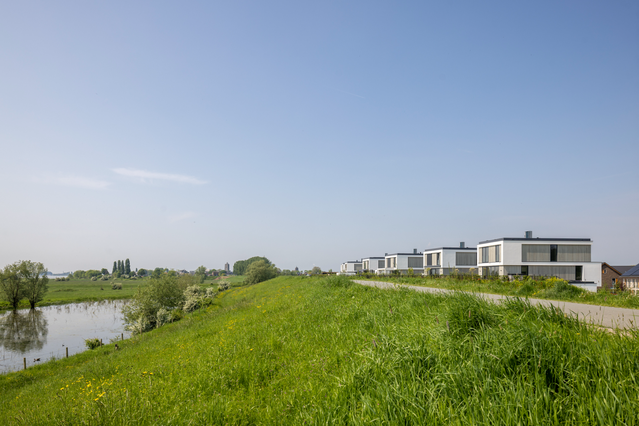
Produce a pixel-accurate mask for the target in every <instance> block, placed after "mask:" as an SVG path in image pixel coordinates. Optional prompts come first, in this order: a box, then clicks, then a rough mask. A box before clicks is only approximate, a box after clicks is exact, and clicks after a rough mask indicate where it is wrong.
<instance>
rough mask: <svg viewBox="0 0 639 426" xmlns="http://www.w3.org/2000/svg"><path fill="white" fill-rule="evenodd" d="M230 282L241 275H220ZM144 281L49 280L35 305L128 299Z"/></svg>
mask: <svg viewBox="0 0 639 426" xmlns="http://www.w3.org/2000/svg"><path fill="white" fill-rule="evenodd" d="M221 279H224V280H226V281H228V282H229V283H230V284H231V287H233V286H234V285H238V284H241V282H242V280H243V279H244V277H243V276H230V277H221ZM114 282H115V283H120V284H122V290H112V289H111V284H112V283H114ZM143 282H144V279H139V280H126V279H115V280H111V281H91V280H90V279H72V280H70V281H54V280H50V281H49V284H48V285H49V291H48V292H47V294H46V295H45V297H44V300H43V301H42V302H40V303H38V304H37V306H48V305H62V304H66V303H77V302H88V301H98V300H107V299H111V300H114V299H130V298H131V297H132V296H133V295H134V294H135V291H136V290H137V288H138V286H139V285H140V284H141V283H143ZM217 283H218V281H216V280H212V279H207V280H205V281H204V284H203V286H205V287H206V286H211V285H217ZM19 307H20V308H21V309H22V308H28V307H29V302H27V300H26V299H25V300H23V301H22V302H21V303H20V306H19ZM9 308H10V306H9V303H7V302H6V301H4V300H0V311H3V310H7V309H9Z"/></svg>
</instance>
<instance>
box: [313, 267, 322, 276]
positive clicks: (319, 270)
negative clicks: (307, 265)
mask: <svg viewBox="0 0 639 426" xmlns="http://www.w3.org/2000/svg"><path fill="white" fill-rule="evenodd" d="M321 273H322V268H320V267H319V266H313V269H311V275H320V274H321Z"/></svg>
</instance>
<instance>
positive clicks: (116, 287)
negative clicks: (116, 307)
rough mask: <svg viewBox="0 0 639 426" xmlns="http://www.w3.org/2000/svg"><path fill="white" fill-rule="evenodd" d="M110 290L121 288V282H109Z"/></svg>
mask: <svg viewBox="0 0 639 426" xmlns="http://www.w3.org/2000/svg"><path fill="white" fill-rule="evenodd" d="M111 290H122V283H113V284H111Z"/></svg>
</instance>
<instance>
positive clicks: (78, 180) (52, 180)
mask: <svg viewBox="0 0 639 426" xmlns="http://www.w3.org/2000/svg"><path fill="white" fill-rule="evenodd" d="M34 181H35V182H37V183H44V184H50V185H61V186H71V187H75V188H83V189H106V188H107V187H108V186H109V185H111V182H107V181H104V180H98V179H92V178H88V177H83V176H73V175H66V176H50V177H41V178H35V179H34Z"/></svg>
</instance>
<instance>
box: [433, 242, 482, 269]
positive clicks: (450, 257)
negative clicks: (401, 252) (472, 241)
mask: <svg viewBox="0 0 639 426" xmlns="http://www.w3.org/2000/svg"><path fill="white" fill-rule="evenodd" d="M423 256H424V275H450V274H451V273H458V274H471V273H477V249H476V248H474V247H466V245H465V244H464V243H460V244H459V247H439V248H434V249H427V250H424V252H423Z"/></svg>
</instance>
